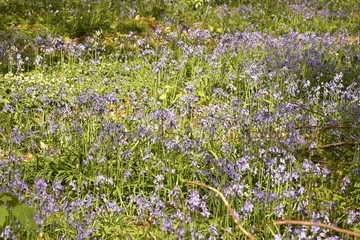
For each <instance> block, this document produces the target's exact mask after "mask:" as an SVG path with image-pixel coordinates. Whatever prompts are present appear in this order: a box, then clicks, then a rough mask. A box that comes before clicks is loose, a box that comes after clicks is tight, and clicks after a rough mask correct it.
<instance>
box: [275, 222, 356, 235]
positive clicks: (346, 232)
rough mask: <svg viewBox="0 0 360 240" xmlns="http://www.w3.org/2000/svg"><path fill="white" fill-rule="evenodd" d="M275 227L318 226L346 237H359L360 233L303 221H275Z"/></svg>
mask: <svg viewBox="0 0 360 240" xmlns="http://www.w3.org/2000/svg"><path fill="white" fill-rule="evenodd" d="M274 224H275V225H287V224H294V225H307V226H318V227H322V228H329V229H331V230H333V231H335V232H340V233H345V234H347V235H352V236H355V237H360V233H356V232H352V231H349V230H346V229H342V228H338V227H334V226H331V225H327V224H323V223H317V222H303V221H291V220H290V221H275V222H274Z"/></svg>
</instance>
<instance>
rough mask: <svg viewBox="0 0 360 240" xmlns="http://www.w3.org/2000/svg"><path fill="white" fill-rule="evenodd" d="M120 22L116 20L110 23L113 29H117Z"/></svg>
mask: <svg viewBox="0 0 360 240" xmlns="http://www.w3.org/2000/svg"><path fill="white" fill-rule="evenodd" d="M118 25H119V23H118V22H117V21H114V22H112V23H111V24H110V28H111V29H116V28H117V27H118Z"/></svg>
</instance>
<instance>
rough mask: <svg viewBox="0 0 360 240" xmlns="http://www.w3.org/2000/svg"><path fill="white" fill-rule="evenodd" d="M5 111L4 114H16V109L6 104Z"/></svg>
mask: <svg viewBox="0 0 360 240" xmlns="http://www.w3.org/2000/svg"><path fill="white" fill-rule="evenodd" d="M3 111H4V112H10V113H14V108H13V107H12V106H11V105H10V104H9V103H5V106H4V108H3Z"/></svg>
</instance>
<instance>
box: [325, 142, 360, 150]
mask: <svg viewBox="0 0 360 240" xmlns="http://www.w3.org/2000/svg"><path fill="white" fill-rule="evenodd" d="M357 144H360V142H359V141H358V142H338V143H331V144H325V145H322V146H320V147H319V148H320V149H324V148H330V147H337V146H342V145H357Z"/></svg>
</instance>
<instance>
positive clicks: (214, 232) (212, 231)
mask: <svg viewBox="0 0 360 240" xmlns="http://www.w3.org/2000/svg"><path fill="white" fill-rule="evenodd" d="M208 231H209V232H210V234H211V235H215V236H217V235H219V233H218V231H217V229H216V227H215V226H213V225H211V226H210V227H209V229H208Z"/></svg>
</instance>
